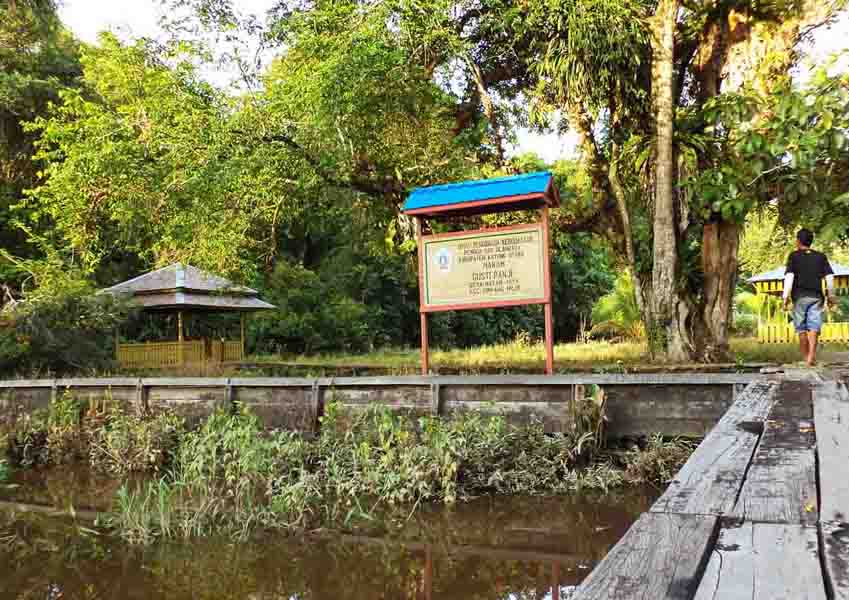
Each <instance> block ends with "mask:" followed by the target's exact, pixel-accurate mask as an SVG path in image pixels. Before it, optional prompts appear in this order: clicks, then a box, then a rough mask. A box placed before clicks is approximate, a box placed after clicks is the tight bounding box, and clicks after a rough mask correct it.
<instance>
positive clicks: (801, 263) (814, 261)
mask: <svg viewBox="0 0 849 600" xmlns="http://www.w3.org/2000/svg"><path fill="white" fill-rule="evenodd" d="M786 272H787V273H793V291H792V296H793V300H798V299H799V298H819V299H820V300H822V299H823V296H822V279H823V277H825V276H826V275H831V274H832V273H833V271H832V270H831V265H830V264H829V263H828V259H827V258H826V257H825V254H823V253H822V252H817V251H816V250H811V249H807V250H796V251H795V252H791V253H790V256H789V257H787V271H786Z"/></svg>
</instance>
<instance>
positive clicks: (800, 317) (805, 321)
mask: <svg viewBox="0 0 849 600" xmlns="http://www.w3.org/2000/svg"><path fill="white" fill-rule="evenodd" d="M822 312H823V305H822V300H820V299H819V298H799V299H798V300H796V301H795V302H794V303H793V326H794V327H795V328H796V333H803V332H805V331H815V332H817V333H819V332H820V330H821V329H822Z"/></svg>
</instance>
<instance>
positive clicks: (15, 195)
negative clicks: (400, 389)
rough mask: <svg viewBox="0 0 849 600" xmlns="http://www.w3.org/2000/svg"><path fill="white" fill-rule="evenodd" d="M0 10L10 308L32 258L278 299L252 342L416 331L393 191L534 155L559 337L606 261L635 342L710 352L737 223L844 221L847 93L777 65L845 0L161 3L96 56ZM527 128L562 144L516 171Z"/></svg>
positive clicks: (700, 356) (57, 29)
mask: <svg viewBox="0 0 849 600" xmlns="http://www.w3.org/2000/svg"><path fill="white" fill-rule="evenodd" d="M4 6H5V7H4V8H2V11H3V16H4V19H3V20H2V23H3V24H2V25H1V26H0V62H2V64H3V66H4V70H3V75H2V78H0V125H2V128H3V131H4V137H3V139H2V140H0V141H2V143H1V144H0V146H1V147H2V148H0V164H2V166H3V170H4V180H3V188H2V198H0V239H2V242H3V243H2V246H3V253H4V256H5V260H3V259H0V269H3V270H4V271H3V272H4V273H8V274H13V273H18V274H19V275H17V276H16V277H17V279H16V280H15V281H17V282H19V283H18V285H17V286H16V287H15V290H14V292H15V293H17V294H20V292H21V283H20V282H22V281H23V280H24V279H25V277H27V276H26V275H25V274H24V272H25V271H26V269H23V268H22V267H21V265H22V264H25V263H24V262H22V261H26V260H42V261H45V262H48V263H50V264H56V263H57V261H58V263H59V264H65V265H68V266H72V267H73V269H74V271H73V272H74V273H77V272H79V273H81V274H82V276H83V277H85V278H87V279H88V280H89V281H90V282H91V283H93V284H95V285H103V284H107V283H108V284H111V283H114V282H115V281H116V280H117V279H123V278H127V277H129V276H131V275H134V274H136V273H137V272H138V271H140V270H142V269H145V268H149V267H153V266H161V265H164V264H167V263H170V262H173V261H176V260H180V261H184V262H190V263H193V264H197V265H198V266H200V267H202V268H206V269H209V270H213V271H216V272H220V273H222V274H224V275H227V276H230V277H232V278H234V279H235V280H237V281H242V282H245V283H249V284H252V285H254V286H258V287H259V288H260V289H262V290H263V292H267V293H268V294H269V296H270V297H273V300H272V301H276V302H277V303H279V304H280V305H281V306H283V307H285V309H283V310H281V312H280V313H278V314H277V315H276V316H275V317H272V318H271V319H269V320H266V321H259V322H258V323H257V324H256V325H255V327H257V329H258V330H260V329H261V330H262V331H263V336H264V338H266V339H268V340H269V341H268V348H267V349H269V350H275V349H283V350H287V349H289V350H293V351H304V350H313V351H315V350H326V349H332V347H333V345H334V343H338V345H340V346H344V347H351V348H354V347H356V348H368V347H373V346H379V345H385V344H405V343H411V342H412V341H414V340H415V338H416V335H417V319H416V318H415V315H416V310H417V306H416V302H417V292H416V285H417V282H416V278H415V268H416V267H415V265H416V262H415V256H414V252H415V244H414V243H413V241H412V240H413V229H412V226H411V223H410V221H409V219H407V218H405V217H404V215H402V214H401V212H400V207H401V204H402V203H403V200H404V198H405V197H406V194H407V193H408V191H409V190H410V189H411V188H413V187H415V186H419V185H426V184H432V183H443V182H446V181H452V180H460V179H467V178H476V177H485V176H492V175H498V174H507V173H517V172H525V171H531V170H537V169H539V168H550V169H552V170H553V171H554V172H555V175H556V179H557V183H558V185H559V187H560V191H561V196H562V198H563V206H562V208H560V209H558V210H556V211H555V212H554V214H553V223H554V229H555V230H554V236H553V237H554V239H553V247H554V249H555V256H554V274H555V282H554V283H555V297H556V299H557V301H558V306H559V307H558V308H557V309H556V320H557V325H558V332H559V335H560V336H562V339H566V338H569V337H572V336H574V335H575V333H576V332H577V330H578V328H579V325H580V323H581V321H582V319H584V320H585V319H588V318H590V315H591V313H592V305H593V303H594V301H595V300H596V299H597V298H599V297H601V296H602V295H603V294H605V293H606V292H609V291H611V289H612V286H613V281H614V279H615V277H614V275H613V272H614V270H617V271H620V272H627V273H629V274H630V277H631V282H630V285H629V286H625V285H624V284H622V283H621V282H620V284H619V287H620V288H621V289H626V290H630V289H632V288H633V290H634V293H635V300H636V307H637V309H638V310H639V313H640V315H641V318H642V320H643V322H644V325H645V326H644V330H645V331H646V333H647V334H648V337H649V342H650V347H651V349H652V352H653V353H654V354H656V355H666V356H669V357H672V358H676V359H685V360H692V359H697V360H720V359H723V358H725V357H727V354H728V333H729V322H730V319H731V316H732V302H733V294H734V290H735V289H736V284H737V276H738V272H739V266H738V265H739V262H740V260H741V259H742V260H743V261H744V268H746V269H749V268H751V265H754V264H762V262H763V261H762V260H760V259H758V260H756V261H753V259H752V258H751V256H752V253H751V252H749V250H745V251H744V252H743V254H741V251H740V236H741V232H742V231H743V229H744V224H745V223H746V222H747V219H749V222H750V223H752V222H754V221H753V220H755V219H757V218H759V217H757V215H762V214H766V213H769V214H771V215H774V219H775V220H776V222H777V223H778V224H780V225H781V226H782V227H793V226H796V225H799V224H806V225H809V226H813V228H814V229H815V230H817V231H818V233H820V234H821V235H822V237H823V239H825V240H829V241H830V242H831V243H838V242H839V241H840V240H845V239H846V237H847V234H849V217H847V214H849V211H847V210H846V208H847V205H849V195H847V194H848V193H847V188H849V173H847V167H849V154H847V153H849V143H847V140H846V135H847V131H849V122H847V119H849V117H847V115H849V78H847V76H846V75H845V74H844V75H841V74H836V75H835V74H831V75H829V73H828V72H827V70H826V69H825V68H823V69H821V70H819V71H818V72H817V73H816V74H815V75H814V76H813V77H812V78H811V80H810V82H808V84H806V85H805V86H801V87H800V86H799V85H797V84H795V83H794V82H793V81H792V79H791V77H790V69H791V67H792V66H793V65H794V64H795V62H796V61H797V59H798V56H797V50H796V46H797V43H798V41H799V40H800V39H802V38H803V37H804V36H805V35H807V34H808V33H809V32H810V30H811V28H812V27H816V26H818V25H821V24H823V23H826V22H828V20H829V19H831V18H833V16H834V15H835V14H837V11H839V10H840V9H842V8H843V5H842V3H841V2H838V1H837V0H833V1H830V2H813V1H811V2H807V1H802V0H797V1H792V2H791V1H784V0H770V1H769V2H763V1H757V2H754V1H746V0H711V1H710V2H698V3H696V2H687V1H684V0H680V1H679V0H659V1H655V2H647V1H643V0H526V1H525V2H522V3H519V4H516V3H512V2H504V1H503V0H475V1H473V2H472V1H467V0H424V1H419V2H409V1H408V0H378V1H375V2H359V1H356V0H316V1H315V2H311V3H297V2H289V1H285V0H284V1H281V2H278V3H277V4H275V5H274V6H273V7H272V9H271V10H270V11H269V12H268V14H267V15H266V19H265V20H264V21H262V20H256V19H251V18H245V17H244V16H242V15H240V14H239V12H238V10H237V5H236V3H233V2H230V1H229V0H173V1H172V2H170V4H169V5H168V6H169V10H170V14H172V15H177V16H176V17H174V18H173V19H171V21H170V22H168V23H166V25H167V30H168V33H169V35H168V36H167V37H166V38H163V39H161V40H150V39H138V40H135V41H126V40H121V39H119V38H118V37H116V36H115V35H113V34H109V33H105V34H103V35H101V37H100V39H99V42H98V43H97V44H96V45H93V46H88V45H84V44H79V43H78V42H76V41H75V40H74V39H73V37H72V36H71V35H70V34H69V33H68V32H67V31H66V30H65V29H63V28H62V25H61V23H60V22H59V20H58V18H57V17H56V12H55V6H54V5H53V4H52V3H51V2H44V1H38V0H31V1H29V2H26V1H21V0H19V1H18V2H14V3H7V4H5V5H4ZM210 40H212V41H213V42H215V41H218V42H221V41H222V40H224V41H225V42H227V44H229V46H227V47H228V48H231V49H232V48H235V49H236V50H233V51H232V52H231V53H230V55H228V60H229V61H230V64H231V65H235V66H236V67H237V69H238V73H239V80H238V85H236V86H235V87H230V88H221V87H216V86H214V85H212V84H211V83H209V82H208V81H207V80H206V78H205V76H204V74H205V72H206V70H207V69H209V68H210V66H211V65H213V64H217V63H215V56H214V55H215V52H216V50H217V48H218V49H220V46H218V47H217V46H215V44H214V43H213V44H212V45H210ZM246 40H247V42H246ZM240 44H241V45H240ZM245 44H246V46H245ZM243 46H245V47H253V48H258V49H260V50H262V52H263V53H264V54H263V55H264V56H268V57H270V59H269V60H268V61H267V64H265V63H263V62H262V61H259V60H257V59H256V56H258V55H255V56H254V57H251V56H250V55H249V54H248V53H247V52H245V51H244V48H243ZM521 127H530V128H536V129H538V130H545V131H560V132H563V131H567V130H571V131H573V132H574V133H576V134H577V135H578V138H579V140H580V144H579V146H580V156H579V157H578V158H577V159H575V160H563V161H558V162H556V163H555V164H553V165H545V164H544V163H543V162H542V161H540V160H539V159H538V158H536V157H534V156H521V155H519V156H517V155H512V156H511V153H510V147H511V144H512V143H513V142H514V141H515V139H516V135H517V131H518V130H519V128H521ZM771 218H772V217H771ZM490 222H497V220H496V221H490ZM478 225H480V222H477V221H476V220H475V219H466V220H464V221H460V222H456V223H454V224H453V225H452V226H454V227H471V226H478ZM765 235H766V234H765ZM769 235H773V234H769ZM746 247H747V248H750V247H751V245H750V246H746ZM31 271H32V269H30V272H31ZM7 280H8V281H13V279H10V278H8V277H7ZM535 310H536V309H534V308H520V309H511V310H504V311H486V312H483V313H475V314H472V313H457V314H447V315H441V316H439V317H437V318H436V319H435V323H434V332H435V335H436V338H437V339H436V341H437V343H439V341H440V340H443V341H444V342H445V343H452V344H464V345H466V344H474V343H482V342H493V341H499V340H503V339H509V338H511V337H513V336H515V335H516V334H517V332H519V331H523V330H524V331H527V330H531V331H532V332H533V333H538V331H539V330H538V328H539V324H538V322H539V319H538V315H537V313H536V312H535ZM597 312H598V311H597ZM284 313H285V318H284V316H283V315H284ZM535 327H536V328H537V329H534V328H535Z"/></svg>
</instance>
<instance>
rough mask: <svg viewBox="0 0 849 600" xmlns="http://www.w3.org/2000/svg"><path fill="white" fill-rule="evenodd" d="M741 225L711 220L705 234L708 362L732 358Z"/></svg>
mask: <svg viewBox="0 0 849 600" xmlns="http://www.w3.org/2000/svg"><path fill="white" fill-rule="evenodd" d="M739 246H740V226H739V225H737V224H736V223H733V222H730V221H717V222H716V223H707V224H706V225H705V226H704V229H703V235H702V271H703V272H704V290H703V294H704V296H703V302H704V304H703V308H702V318H703V320H704V325H705V327H706V329H707V331H706V338H707V339H706V343H705V344H704V348H703V350H702V353H703V356H704V359H705V360H706V361H708V362H725V361H728V360H730V358H731V349H730V347H729V344H728V337H729V336H728V331H729V328H730V326H731V319H732V315H733V310H732V309H733V301H734V291H735V289H736V287H737V250H738V248H739Z"/></svg>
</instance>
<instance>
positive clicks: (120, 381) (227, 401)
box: [0, 374, 763, 438]
mask: <svg viewBox="0 0 849 600" xmlns="http://www.w3.org/2000/svg"><path fill="white" fill-rule="evenodd" d="M761 378H763V376H761V375H754V374H742V375H736V374H669V375H662V374H651V375H618V374H611V375H590V374H584V375H560V376H552V377H546V376H434V377H347V378H335V379H334V378H319V379H307V378H271V377H256V378H231V379H211V378H151V379H148V378H144V379H137V378H111V379H56V380H50V379H40V380H19V381H0V426H4V427H9V426H14V422H15V421H16V419H18V418H19V417H20V415H24V414H28V413H31V412H33V411H34V410H36V409H39V408H42V409H43V408H47V407H48V405H49V403H50V401H51V398H55V397H58V395H59V394H64V393H66V392H69V393H72V394H73V395H74V396H75V397H77V398H80V399H83V400H85V399H87V398H92V399H95V398H100V397H103V396H109V397H111V398H112V400H113V401H118V402H123V403H126V404H127V405H128V406H133V405H134V406H137V407H141V408H143V409H150V408H152V409H155V408H159V407H168V408H170V409H172V410H176V411H177V412H179V413H180V414H183V415H184V416H185V417H186V418H187V419H188V420H189V421H190V422H191V423H197V422H198V421H199V420H201V419H202V418H203V417H205V416H206V415H208V414H210V413H211V412H212V411H214V410H215V409H216V408H217V407H228V406H232V405H233V403H235V402H240V403H243V404H244V405H246V406H248V407H249V408H250V409H251V410H252V411H253V412H254V413H256V414H257V415H258V416H259V417H260V418H261V419H262V421H263V423H264V424H265V425H266V426H267V427H269V428H286V429H292V430H297V431H303V432H314V431H315V430H316V428H317V426H318V418H319V416H320V415H321V414H322V411H323V407H324V405H325V403H326V402H328V401H331V400H332V401H335V402H338V403H339V404H341V406H342V408H343V410H346V411H356V410H360V409H362V408H364V407H365V406H366V405H367V404H370V403H380V404H386V405H388V406H391V407H392V408H393V409H397V410H399V411H403V412H405V413H409V414H411V415H424V414H436V415H444V416H449V417H450V416H451V415H452V414H457V413H460V412H463V411H479V412H482V413H486V414H503V415H505V416H506V417H507V418H508V419H509V420H510V421H511V422H514V423H521V422H527V421H528V420H530V419H532V418H537V419H541V420H542V421H543V423H544V425H545V429H546V430H547V431H551V432H557V431H565V430H568V429H569V428H570V427H571V425H572V422H573V421H572V415H573V413H574V405H573V403H574V399H575V398H576V397H580V396H582V395H583V394H584V390H585V387H586V386H588V385H599V386H601V387H602V389H603V390H604V392H605V395H606V400H607V409H606V410H607V415H608V419H609V423H608V431H609V435H610V437H612V438H620V437H628V436H639V435H646V434H649V433H654V432H658V433H662V434H664V435H670V436H671V435H692V436H701V435H703V434H704V433H705V432H707V431H708V430H709V429H710V428H711V427H713V425H714V424H715V423H716V421H717V420H718V419H719V417H720V416H721V415H722V414H723V413H724V412H725V410H726V409H727V408H728V406H729V405H730V404H731V402H732V401H733V399H734V396H735V394H736V393H737V392H738V391H739V390H741V389H742V388H743V387H745V385H746V384H748V383H750V382H751V381H754V380H756V379H761Z"/></svg>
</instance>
